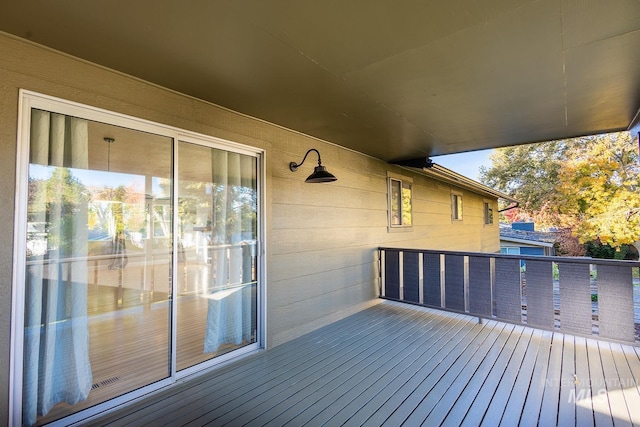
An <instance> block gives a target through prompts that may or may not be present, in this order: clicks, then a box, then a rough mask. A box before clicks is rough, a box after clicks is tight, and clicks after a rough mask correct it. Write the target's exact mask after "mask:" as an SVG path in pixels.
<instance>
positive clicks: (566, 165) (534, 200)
mask: <svg viewBox="0 0 640 427" xmlns="http://www.w3.org/2000/svg"><path fill="white" fill-rule="evenodd" d="M491 160H492V166H491V167H490V168H482V169H481V181H482V182H483V183H484V184H486V185H489V186H492V187H494V188H496V189H498V190H501V191H504V192H507V193H509V194H510V195H512V196H514V197H516V198H518V199H519V200H521V201H522V202H523V204H522V206H521V208H520V210H521V212H522V213H523V214H525V215H527V216H529V217H530V218H532V219H533V220H534V221H535V222H536V223H538V224H541V225H546V226H549V227H559V228H563V229H566V228H569V229H571V230H572V233H573V234H574V235H575V236H577V237H578V238H579V240H580V242H581V243H585V242H589V241H593V240H599V241H600V242H602V243H603V244H608V245H611V246H612V247H620V246H621V245H625V244H631V243H633V242H636V241H638V240H640V193H639V190H640V164H639V163H638V146H637V145H636V144H634V143H633V142H632V140H631V137H630V135H629V133H628V132H619V133H611V134H603V135H595V136H586V137H580V138H572V139H567V140H561V141H551V142H548V143H540V144H528V145H521V146H516V147H507V148H500V149H497V150H496V151H495V153H494V154H493V155H492V157H491Z"/></svg>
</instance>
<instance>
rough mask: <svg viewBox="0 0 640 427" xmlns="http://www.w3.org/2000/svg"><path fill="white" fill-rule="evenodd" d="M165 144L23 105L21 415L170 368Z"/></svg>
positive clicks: (59, 412) (70, 408) (122, 388)
mask: <svg viewBox="0 0 640 427" xmlns="http://www.w3.org/2000/svg"><path fill="white" fill-rule="evenodd" d="M172 150H173V139H172V138H169V137H165V136H157V135H152V134H148V133H145V132H140V131H134V130H130V129H124V128H120V127H116V126H111V125H106V124H103V123H98V122H95V121H90V120H83V119H79V118H75V117H70V116H65V115H62V114H56V113H51V112H47V111H42V110H38V109H33V110H32V111H31V136H30V158H29V191H28V202H27V203H28V205H27V236H26V238H27V241H26V251H27V253H26V276H25V305H24V307H25V310H24V311H25V317H24V321H25V324H24V338H23V394H22V403H23V405H22V406H23V411H22V416H23V424H25V425H33V424H44V423H46V422H49V421H52V420H56V419H59V418H62V417H64V416H67V415H69V414H72V413H75V412H77V411H79V410H82V409H84V408H87V407H90V406H93V405H96V404H98V403H101V402H105V401H107V400H109V399H112V398H114V397H117V396H120V395H122V394H125V393H127V392H130V391H132V390H135V389H137V388H140V387H143V386H146V385H148V384H151V383H153V382H156V381H159V380H161V379H163V378H167V377H169V376H170V375H171V371H170V355H171V353H170V351H171V347H170V343H171V334H170V331H171V330H170V325H171V288H170V284H171V281H170V276H171V260H172V245H171V235H172V228H173V226H172V210H171V206H172V205H171V193H172V185H173V184H172V178H171V177H172V164H171V163H172V156H173V154H172Z"/></svg>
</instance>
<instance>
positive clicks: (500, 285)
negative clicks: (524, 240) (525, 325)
mask: <svg viewBox="0 0 640 427" xmlns="http://www.w3.org/2000/svg"><path fill="white" fill-rule="evenodd" d="M495 292H496V317H498V319H504V320H508V321H511V322H518V323H520V322H522V286H521V284H520V260H519V259H516V258H496V278H495Z"/></svg>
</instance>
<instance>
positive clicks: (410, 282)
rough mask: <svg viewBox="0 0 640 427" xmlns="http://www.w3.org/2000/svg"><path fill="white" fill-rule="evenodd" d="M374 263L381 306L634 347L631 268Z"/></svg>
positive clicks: (425, 257)
mask: <svg viewBox="0 0 640 427" xmlns="http://www.w3.org/2000/svg"><path fill="white" fill-rule="evenodd" d="M379 262H380V296H381V297H382V298H386V299H392V300H396V301H404V302H408V303H412V304H419V305H424V306H428V307H435V308H440V309H444V310H448V311H455V312H461V313H468V314H471V315H474V316H478V317H479V318H480V319H483V318H485V319H497V320H503V321H507V322H511V323H517V324H522V325H528V326H532V327H537V328H542V329H547V330H556V331H560V332H566V333H572V334H578V335H587V336H590V335H595V336H598V337H601V338H605V339H611V340H616V341H624V342H628V343H639V340H638V333H637V329H640V328H638V326H639V325H637V323H640V322H638V321H637V320H638V319H637V317H640V315H639V314H638V312H639V311H640V310H637V309H636V310H635V316H634V306H635V305H636V304H634V281H635V283H636V284H637V283H638V272H639V267H640V262H637V261H617V260H601V259H591V258H568V257H544V256H526V255H501V254H488V253H475V252H451V251H434V250H416V249H397V248H379ZM635 287H638V286H635Z"/></svg>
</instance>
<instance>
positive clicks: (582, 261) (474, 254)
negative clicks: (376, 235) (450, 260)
mask: <svg viewBox="0 0 640 427" xmlns="http://www.w3.org/2000/svg"><path fill="white" fill-rule="evenodd" d="M378 250H382V251H386V250H389V251H403V252H417V253H431V254H444V255H459V256H472V257H478V258H505V259H523V260H525V261H526V260H531V261H553V262H566V263H573V264H597V265H614V266H618V267H619V266H623V265H626V266H628V267H640V261H624V260H617V259H601V258H586V257H584V258H583V257H561V256H542V255H507V254H501V253H488V252H464V251H443V250H436V249H410V248H392V247H379V248H378Z"/></svg>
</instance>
